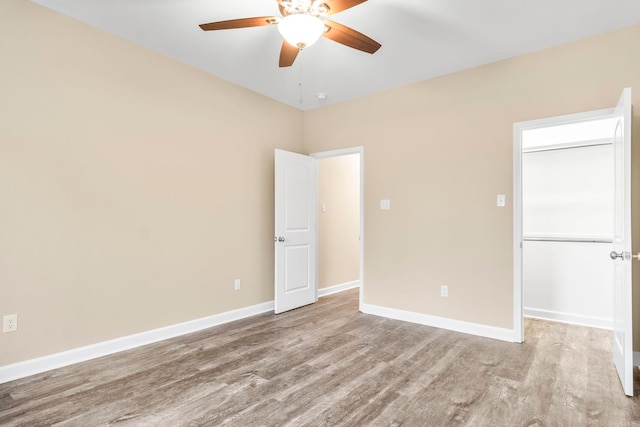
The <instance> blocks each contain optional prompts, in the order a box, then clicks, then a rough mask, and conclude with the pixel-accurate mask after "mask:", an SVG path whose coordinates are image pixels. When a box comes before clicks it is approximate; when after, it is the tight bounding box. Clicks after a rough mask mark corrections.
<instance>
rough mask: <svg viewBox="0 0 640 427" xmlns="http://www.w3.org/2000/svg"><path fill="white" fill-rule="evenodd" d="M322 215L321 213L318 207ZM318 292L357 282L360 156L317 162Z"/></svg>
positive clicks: (332, 158)
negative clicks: (323, 207) (330, 287)
mask: <svg viewBox="0 0 640 427" xmlns="http://www.w3.org/2000/svg"><path fill="white" fill-rule="evenodd" d="M323 203H324V204H325V205H326V212H322V209H321V208H322V204H323ZM318 209H319V211H320V212H318V288H320V289H322V288H326V287H329V286H334V285H341V284H344V283H347V282H353V281H356V280H358V279H359V278H360V240H359V236H360V155H359V154H349V155H346V156H337V157H327V158H324V159H320V160H319V161H318Z"/></svg>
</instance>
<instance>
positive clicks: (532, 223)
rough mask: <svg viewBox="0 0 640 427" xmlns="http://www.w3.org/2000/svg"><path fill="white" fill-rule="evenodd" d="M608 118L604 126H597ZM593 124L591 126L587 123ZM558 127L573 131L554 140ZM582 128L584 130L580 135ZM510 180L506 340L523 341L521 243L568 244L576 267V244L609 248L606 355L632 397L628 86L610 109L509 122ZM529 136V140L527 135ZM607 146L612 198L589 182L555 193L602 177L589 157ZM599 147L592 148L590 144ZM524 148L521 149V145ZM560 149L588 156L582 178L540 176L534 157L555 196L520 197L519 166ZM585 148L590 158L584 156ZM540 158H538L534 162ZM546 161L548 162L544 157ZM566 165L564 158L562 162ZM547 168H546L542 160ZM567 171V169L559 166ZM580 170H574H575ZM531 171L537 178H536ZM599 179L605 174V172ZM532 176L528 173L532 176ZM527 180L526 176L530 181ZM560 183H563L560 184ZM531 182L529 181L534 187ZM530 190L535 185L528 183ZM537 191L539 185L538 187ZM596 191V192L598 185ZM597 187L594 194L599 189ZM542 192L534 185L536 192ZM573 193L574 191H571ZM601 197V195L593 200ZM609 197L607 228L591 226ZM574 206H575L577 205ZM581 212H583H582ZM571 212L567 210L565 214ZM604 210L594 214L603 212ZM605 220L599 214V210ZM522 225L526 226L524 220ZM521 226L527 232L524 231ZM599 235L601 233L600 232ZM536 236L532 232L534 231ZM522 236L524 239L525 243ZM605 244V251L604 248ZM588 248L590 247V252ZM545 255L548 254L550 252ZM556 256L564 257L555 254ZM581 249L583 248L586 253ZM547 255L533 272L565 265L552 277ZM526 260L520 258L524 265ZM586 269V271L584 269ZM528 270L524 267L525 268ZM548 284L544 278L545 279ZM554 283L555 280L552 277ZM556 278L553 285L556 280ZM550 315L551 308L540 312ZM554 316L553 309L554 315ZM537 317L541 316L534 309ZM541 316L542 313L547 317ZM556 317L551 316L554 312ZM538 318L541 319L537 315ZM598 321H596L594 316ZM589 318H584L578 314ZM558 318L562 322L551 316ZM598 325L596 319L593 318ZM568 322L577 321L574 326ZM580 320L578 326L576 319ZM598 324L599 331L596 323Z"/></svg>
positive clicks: (521, 176)
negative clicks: (510, 331) (508, 325)
mask: <svg viewBox="0 0 640 427" xmlns="http://www.w3.org/2000/svg"><path fill="white" fill-rule="evenodd" d="M607 120H610V121H609V124H608V125H606V126H605V125H604V124H606V123H607ZM599 123H602V124H603V126H601V127H600V128H601V129H602V133H600V131H598V130H595V129H594V127H596V125H597V124H599ZM592 125H593V126H592ZM560 129H564V130H572V132H567V134H568V135H570V136H567V137H566V138H565V137H559V135H561V134H562V133H559V132H557V131H558V130H560ZM576 129H581V130H583V131H582V133H580V132H577V131H575V130H576ZM585 129H586V130H585ZM513 130H514V162H513V165H514V169H513V170H514V178H513V186H514V187H513V190H514V210H513V213H514V216H513V274H514V287H513V314H514V317H513V325H514V328H513V333H514V336H513V340H514V342H522V341H524V339H525V337H524V327H523V326H524V322H523V315H524V306H523V304H525V301H524V298H523V297H524V294H525V289H524V282H525V276H526V275H527V272H526V271H525V269H526V267H525V258H526V254H525V252H527V251H526V249H525V246H526V245H529V246H530V245H531V244H539V243H544V244H556V245H555V246H554V248H556V247H559V246H558V245H557V244H573V245H574V250H573V251H564V252H566V253H565V255H566V256H568V257H573V258H577V259H575V260H574V261H576V262H578V269H582V268H585V266H587V263H588V261H586V262H584V261H581V260H580V258H581V257H580V256H578V253H577V250H576V249H575V247H577V245H584V244H591V245H590V246H593V245H595V244H598V245H607V244H609V242H610V244H611V251H610V252H609V260H610V262H611V265H612V268H611V272H612V273H611V275H610V277H611V278H612V279H611V284H612V285H611V286H610V287H609V289H610V292H611V296H610V301H612V304H608V303H607V302H606V301H604V302H603V305H609V306H610V307H611V313H612V320H611V324H612V327H611V329H612V332H613V333H612V336H613V340H612V341H613V342H612V344H613V345H612V358H613V362H614V364H615V366H616V370H617V371H618V375H619V377H620V381H621V385H622V388H623V389H624V392H625V393H626V394H627V395H629V396H633V326H632V325H633V324H632V315H631V312H632V306H631V304H632V298H631V296H632V295H631V290H632V286H631V284H632V272H631V260H632V259H633V258H639V257H640V256H638V255H633V254H632V252H631V251H632V247H631V88H626V89H624V90H623V91H622V94H621V96H620V99H619V101H618V104H617V106H616V107H615V108H611V109H606V110H598V111H592V112H587V113H579V114H572V115H567V116H561V117H554V118H548V119H541V120H533V121H528V122H520V123H514V126H513ZM547 132H551V133H553V134H554V135H555V137H554V138H555V140H554V141H549V140H548V139H545V138H542V139H539V140H538V141H543V142H538V143H535V142H531V141H529V142H525V140H527V139H531V137H532V136H533V135H536V134H544V133H547ZM534 139H535V138H534ZM608 145H611V146H612V148H611V150H610V152H611V153H612V154H611V156H610V159H611V164H612V171H613V179H612V183H613V185H611V187H612V193H613V196H611V195H607V194H608V193H606V192H605V191H604V190H602V189H603V188H604V187H606V186H609V185H610V184H606V183H605V184H606V185H602V186H601V185H600V184H601V183H598V184H594V183H593V182H592V183H591V185H589V186H587V187H586V188H585V186H584V185H582V186H581V188H582V190H580V191H577V192H575V194H574V195H573V196H571V197H569V196H568V195H567V192H566V191H565V192H563V191H562V188H565V190H566V189H567V188H569V187H570V186H569V185H567V183H568V182H571V181H573V182H574V185H578V184H583V183H582V182H577V181H580V180H583V181H587V180H590V179H591V178H593V176H592V175H596V174H597V173H599V172H601V171H600V170H598V171H595V170H594V169H592V168H594V167H597V166H595V163H594V162H595V161H596V160H595V159H594V156H592V155H591V154H593V152H597V150H600V152H599V153H598V154H599V156H607V155H608V154H607V152H608V151H609V150H608V149H607V148H606V147H607V146H608ZM598 146H600V147H602V148H601V149H597V148H596V147H598ZM524 147H526V151H527V152H525V148H524ZM564 150H566V152H569V150H576V152H578V151H577V150H581V151H580V154H581V157H590V158H591V162H592V163H591V166H590V167H589V166H581V167H580V168H581V169H584V170H583V171H582V172H586V174H587V175H586V176H585V175H584V174H583V175H582V178H580V179H574V175H575V176H577V175H579V170H573V171H572V172H571V173H568V174H567V173H566V170H563V169H562V168H559V170H560V171H561V174H559V175H558V174H556V175H555V176H554V175H553V174H552V173H548V172H545V171H544V167H542V168H541V167H540V164H543V165H544V164H545V163H544V159H542V156H538V159H537V160H538V162H537V163H538V169H542V172H541V173H542V174H543V175H545V174H547V173H548V175H550V177H551V179H550V180H547V181H548V182H547V183H546V184H545V185H546V187H547V188H549V187H553V190H554V191H555V192H556V194H555V195H554V196H553V197H550V196H548V193H546V192H544V191H540V192H539V193H538V195H537V199H536V197H533V198H531V197H529V198H527V197H528V196H525V195H523V192H524V191H525V189H526V188H527V186H529V187H530V185H529V184H531V182H529V183H528V184H525V183H524V180H525V179H527V178H526V176H525V172H523V170H524V168H525V167H527V165H529V167H530V168H531V167H533V170H535V167H534V166H531V165H532V164H535V163H536V162H535V161H534V162H533V163H532V162H530V161H529V160H530V159H525V157H526V156H528V155H529V154H531V153H536V152H537V153H543V152H553V151H555V152H556V155H554V156H552V157H553V159H552V160H553V161H554V162H555V163H560V164H561V165H565V163H563V160H562V157H565V158H566V157H567V156H566V153H565V155H557V153H559V152H561V151H564ZM587 151H589V152H591V154H589V155H587ZM596 157H597V156H596ZM541 159H542V160H541ZM547 160H548V159H547ZM565 162H566V159H565ZM548 164H550V163H548ZM565 166H566V165H565ZM580 168H579V169H580ZM541 173H540V172H539V173H538V176H540V174H541ZM605 174H608V172H606V173H605ZM534 176H535V175H534ZM529 179H530V180H531V178H529ZM608 179H610V178H602V177H600V180H605V181H607V180H608ZM565 181H566V182H565ZM534 184H535V183H534ZM534 187H535V185H534ZM539 187H540V186H539ZM601 187H602V188H601ZM598 188H600V190H598ZM538 190H541V188H538ZM572 194H573V193H572ZM598 194H600V195H598ZM599 198H600V199H603V200H606V199H607V198H609V200H612V203H611V204H610V206H611V211H612V213H611V218H612V221H611V222H610V226H609V227H608V229H607V227H606V226H605V225H601V226H598V225H597V224H596V222H599V221H602V224H604V223H605V222H606V220H605V219H600V220H598V221H596V219H594V218H592V214H593V213H595V212H597V211H598V210H599V208H597V207H596V206H605V204H607V203H602V202H603V200H599V201H598V199H599ZM572 199H573V202H572V203H571V205H572V206H571V208H570V207H569V206H568V205H569V203H568V201H570V200H572ZM525 203H526V205H527V209H528V210H527V214H526V215H528V217H527V218H526V220H525ZM576 206H577V208H576ZM585 207H588V209H585ZM572 209H573V210H572ZM605 209H606V208H602V209H600V210H602V211H604V210H605ZM536 210H538V211H542V210H547V211H551V212H554V211H556V215H553V218H554V221H555V218H557V217H558V216H559V217H561V218H564V223H562V222H560V221H558V222H550V221H549V220H548V218H546V217H545V216H544V215H536ZM605 215H606V213H605ZM525 221H526V222H525ZM560 224H562V226H559V225H560ZM525 227H527V231H526V232H525ZM601 230H604V232H601ZM536 233H538V234H536ZM525 236H526V237H527V241H525ZM603 247H604V246H603ZM594 248H595V246H594V247H593V248H591V249H594ZM550 252H552V251H550ZM558 252H563V251H560V250H558ZM587 252H588V251H587ZM599 252H601V255H600V256H601V257H604V258H605V259H607V258H606V255H605V254H606V251H599ZM541 256H543V257H544V256H546V257H547V259H546V261H545V260H544V259H543V258H541V259H543V261H540V263H541V264H540V265H542V266H541V267H539V268H538V270H540V269H542V270H547V271H546V272H545V274H547V275H549V274H555V275H556V276H559V275H562V274H565V273H562V272H565V270H564V268H565V267H566V264H565V263H558V264H557V266H559V269H557V270H558V271H560V272H561V273H558V272H557V271H554V267H556V265H554V264H552V263H551V262H550V261H549V254H548V253H547V254H541ZM528 262H529V261H527V263H528ZM589 267H591V266H590V265H589ZM529 270H531V268H529ZM546 279H547V280H548V277H547V278H546ZM555 279H557V277H556V278H555ZM557 281H558V280H556V282H557ZM585 292H586V291H585V290H584V289H581V290H579V291H578V293H585ZM576 297H577V296H576V295H573V294H571V295H560V296H557V297H556V298H557V299H560V300H566V299H572V298H576ZM547 311H554V310H547ZM556 311H557V310H556ZM540 312H542V311H540ZM547 314H548V313H547ZM556 314H557V313H556ZM538 317H541V316H538ZM600 317H602V316H600ZM584 318H588V316H583V319H584ZM554 320H564V321H569V320H568V319H558V318H556V319H554ZM600 320H602V319H600ZM573 323H578V322H575V320H574V322H573ZM580 323H584V322H580ZM601 327H604V326H603V325H601Z"/></svg>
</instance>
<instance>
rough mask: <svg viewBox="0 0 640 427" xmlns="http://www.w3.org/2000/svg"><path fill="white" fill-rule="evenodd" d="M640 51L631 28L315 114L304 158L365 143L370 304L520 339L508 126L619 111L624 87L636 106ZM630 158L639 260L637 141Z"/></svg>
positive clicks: (639, 138)
mask: <svg viewBox="0 0 640 427" xmlns="http://www.w3.org/2000/svg"><path fill="white" fill-rule="evenodd" d="M638 40H640V27H633V28H630V29H626V30H622V31H618V32H614V33H610V34H606V35H603V36H599V37H594V38H590V39H586V40H583V41H579V42H576V43H572V44H567V45H563V46H560V47H556V48H553V49H548V50H544V51H540V52H536V53H532V54H528V55H524V56H521V57H517V58H514V59H510V60H507V61H502V62H498V63H494V64H490V65H486V66H482V67H479V68H475V69H470V70H466V71H463V72H459V73H455V74H452V75H448V76H444V77H441V78H436V79H432V80H428V81H423V82H420V83H416V84H412V85H409V86H405V87H402V88H398V89H395V90H390V91H386V92H383V93H378V94H375V95H371V96H368V97H364V98H361V99H357V100H353V101H349V102H344V103H341V104H339V105H335V106H328V107H325V108H321V109H317V110H313V111H310V112H308V113H306V114H305V127H304V133H305V149H306V150H307V151H309V152H317V151H323V150H331V149H337V148H344V147H350V146H364V153H365V154H364V159H365V165H364V171H365V178H364V188H365V231H364V241H365V253H364V261H365V271H364V279H365V281H364V301H365V303H367V304H376V305H381V306H386V307H391V308H395V309H403V310H409V311H414V312H418V313H424V314H429V315H434V316H442V317H445V318H451V319H457V320H462V321H468V322H475V323H480V324H485V325H490V326H496V327H503V328H512V326H513V284H512V283H513V278H512V275H513V267H512V266H513V254H512V238H513V236H512V227H513V220H512V215H513V213H512V208H513V205H512V203H511V202H512V198H513V190H512V187H513V157H512V156H513V150H512V146H513V123H514V122H518V121H525V120H532V119H538V118H543V117H550V116H557V115H562V114H569V113H575V112H581V111H589V110H595V109H601V108H607V107H612V106H615V104H616V103H617V101H618V97H619V96H620V93H621V91H622V89H623V88H624V87H628V86H632V87H634V95H633V103H634V104H635V105H640V49H638ZM434 60H437V58H434ZM639 114H640V109H638V108H636V109H635V112H634V116H633V125H634V126H635V129H640V117H639ZM328 124H329V125H328ZM633 148H634V159H635V161H634V165H636V166H635V169H634V173H633V178H632V179H633V184H634V189H633V191H634V206H633V208H634V248H635V250H636V251H638V250H640V239H639V236H640V233H639V232H640V221H638V220H639V219H640V215H638V212H640V206H639V205H638V202H639V201H640V197H638V194H639V190H640V182H639V180H640V168H638V166H637V165H640V157H639V155H640V132H638V131H636V132H635V133H634V135H633ZM497 194H506V195H507V207H506V208H502V209H500V208H497V207H496V195H497ZM380 199H390V200H391V210H389V211H381V210H380V209H379V201H380ZM634 273H635V279H634V289H635V304H634V306H635V318H636V319H637V320H640V300H639V298H638V297H639V295H638V293H640V292H639V291H640V269H638V268H637V267H636V268H635V270H634ZM442 284H446V285H448V286H449V297H448V298H442V297H440V296H439V286H440V285H442ZM635 325H636V328H635V331H636V335H635V336H636V340H635V342H636V343H640V335H639V332H640V322H638V321H636V322H635ZM639 348H640V346H639V345H638V344H636V349H639Z"/></svg>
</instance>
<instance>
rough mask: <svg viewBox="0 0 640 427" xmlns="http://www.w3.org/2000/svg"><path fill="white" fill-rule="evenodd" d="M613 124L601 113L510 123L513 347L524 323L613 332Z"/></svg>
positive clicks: (607, 111) (610, 113)
mask: <svg viewBox="0 0 640 427" xmlns="http://www.w3.org/2000/svg"><path fill="white" fill-rule="evenodd" d="M613 120H614V109H604V110H597V111H591V112H586V113H578V114H571V115H567V116H560V117H552V118H546V119H540V120H533V121H527V122H520V123H516V124H514V144H515V146H514V203H515V208H514V275H515V277H514V283H516V284H517V285H516V286H515V287H514V332H515V335H516V339H515V341H517V342H522V341H523V340H524V324H523V323H524V322H523V317H524V316H531V317H538V318H544V319H547V320H554V321H562V322H568V323H578V324H585V325H588V326H595V327H601V328H609V329H610V328H611V324H612V316H613V315H612V313H611V309H612V295H611V292H610V289H611V287H612V283H611V281H612V277H613V273H612V265H611V262H610V259H608V258H607V254H608V253H609V251H610V250H611V248H612V229H611V224H612V223H613V196H614V194H613V144H612V142H613V132H612V129H613ZM596 168H597V169H596ZM585 265H587V266H588V269H589V270H590V271H589V272H586V270H585V269H584V266H585ZM584 273H588V274H584ZM585 279H586V280H588V284H587V286H586V287H585V285H584V282H582V281H583V280H585ZM594 301H595V302H594ZM609 305H611V307H609Z"/></svg>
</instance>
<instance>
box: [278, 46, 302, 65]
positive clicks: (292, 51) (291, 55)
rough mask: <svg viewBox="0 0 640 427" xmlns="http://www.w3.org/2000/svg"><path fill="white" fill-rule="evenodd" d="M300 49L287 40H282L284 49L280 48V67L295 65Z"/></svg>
mask: <svg viewBox="0 0 640 427" xmlns="http://www.w3.org/2000/svg"><path fill="white" fill-rule="evenodd" d="M298 52H300V49H298V48H297V47H295V46H291V45H290V44H289V43H288V42H287V41H286V40H283V41H282V49H280V67H290V66H292V65H293V61H295V60H296V57H297V56H298Z"/></svg>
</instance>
